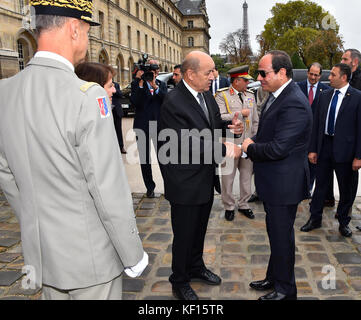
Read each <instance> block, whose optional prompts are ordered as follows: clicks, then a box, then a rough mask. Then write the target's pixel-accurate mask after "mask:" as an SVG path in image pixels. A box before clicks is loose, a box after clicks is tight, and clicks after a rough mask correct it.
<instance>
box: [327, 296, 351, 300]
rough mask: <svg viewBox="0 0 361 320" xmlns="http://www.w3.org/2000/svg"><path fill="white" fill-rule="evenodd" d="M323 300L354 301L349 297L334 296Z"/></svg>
mask: <svg viewBox="0 0 361 320" xmlns="http://www.w3.org/2000/svg"><path fill="white" fill-rule="evenodd" d="M325 300H355V299H354V298H353V297H349V296H334V297H328V298H326V299H325Z"/></svg>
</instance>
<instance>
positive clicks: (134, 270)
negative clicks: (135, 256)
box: [124, 251, 149, 278]
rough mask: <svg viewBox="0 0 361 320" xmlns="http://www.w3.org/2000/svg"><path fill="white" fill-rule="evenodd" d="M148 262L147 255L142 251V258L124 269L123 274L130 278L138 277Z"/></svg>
mask: <svg viewBox="0 0 361 320" xmlns="http://www.w3.org/2000/svg"><path fill="white" fill-rule="evenodd" d="M148 262H149V258H148V254H147V253H146V252H145V251H144V254H143V258H142V260H140V261H139V262H138V264H136V265H135V266H133V267H130V268H125V269H124V272H125V273H126V274H127V275H128V276H129V277H131V278H136V277H139V276H140V275H141V274H142V272H143V271H144V269H145V268H146V267H147V265H148Z"/></svg>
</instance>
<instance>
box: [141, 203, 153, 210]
mask: <svg viewBox="0 0 361 320" xmlns="http://www.w3.org/2000/svg"><path fill="white" fill-rule="evenodd" d="M155 206H156V203H153V202H143V203H142V204H141V205H140V209H141V210H153V209H154V208H155Z"/></svg>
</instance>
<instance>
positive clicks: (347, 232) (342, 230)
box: [338, 226, 352, 238]
mask: <svg viewBox="0 0 361 320" xmlns="http://www.w3.org/2000/svg"><path fill="white" fill-rule="evenodd" d="M338 230H339V231H340V233H341V234H342V235H343V236H344V237H347V238H350V237H352V231H351V229H350V227H349V226H340V227H339V228H338Z"/></svg>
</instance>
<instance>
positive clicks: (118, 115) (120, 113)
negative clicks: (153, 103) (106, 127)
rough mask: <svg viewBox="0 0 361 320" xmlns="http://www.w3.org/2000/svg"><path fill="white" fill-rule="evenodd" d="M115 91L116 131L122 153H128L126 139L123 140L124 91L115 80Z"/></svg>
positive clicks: (114, 115)
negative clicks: (125, 145) (125, 146)
mask: <svg viewBox="0 0 361 320" xmlns="http://www.w3.org/2000/svg"><path fill="white" fill-rule="evenodd" d="M113 83H114V88H115V93H114V94H113V101H112V103H113V105H114V108H113V118H114V126H115V131H116V133H117V138H118V143H119V148H120V152H121V153H127V152H126V151H125V149H124V141H123V132H122V119H123V117H124V112H123V108H122V102H121V98H122V91H121V90H120V86H119V83H117V82H113Z"/></svg>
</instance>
